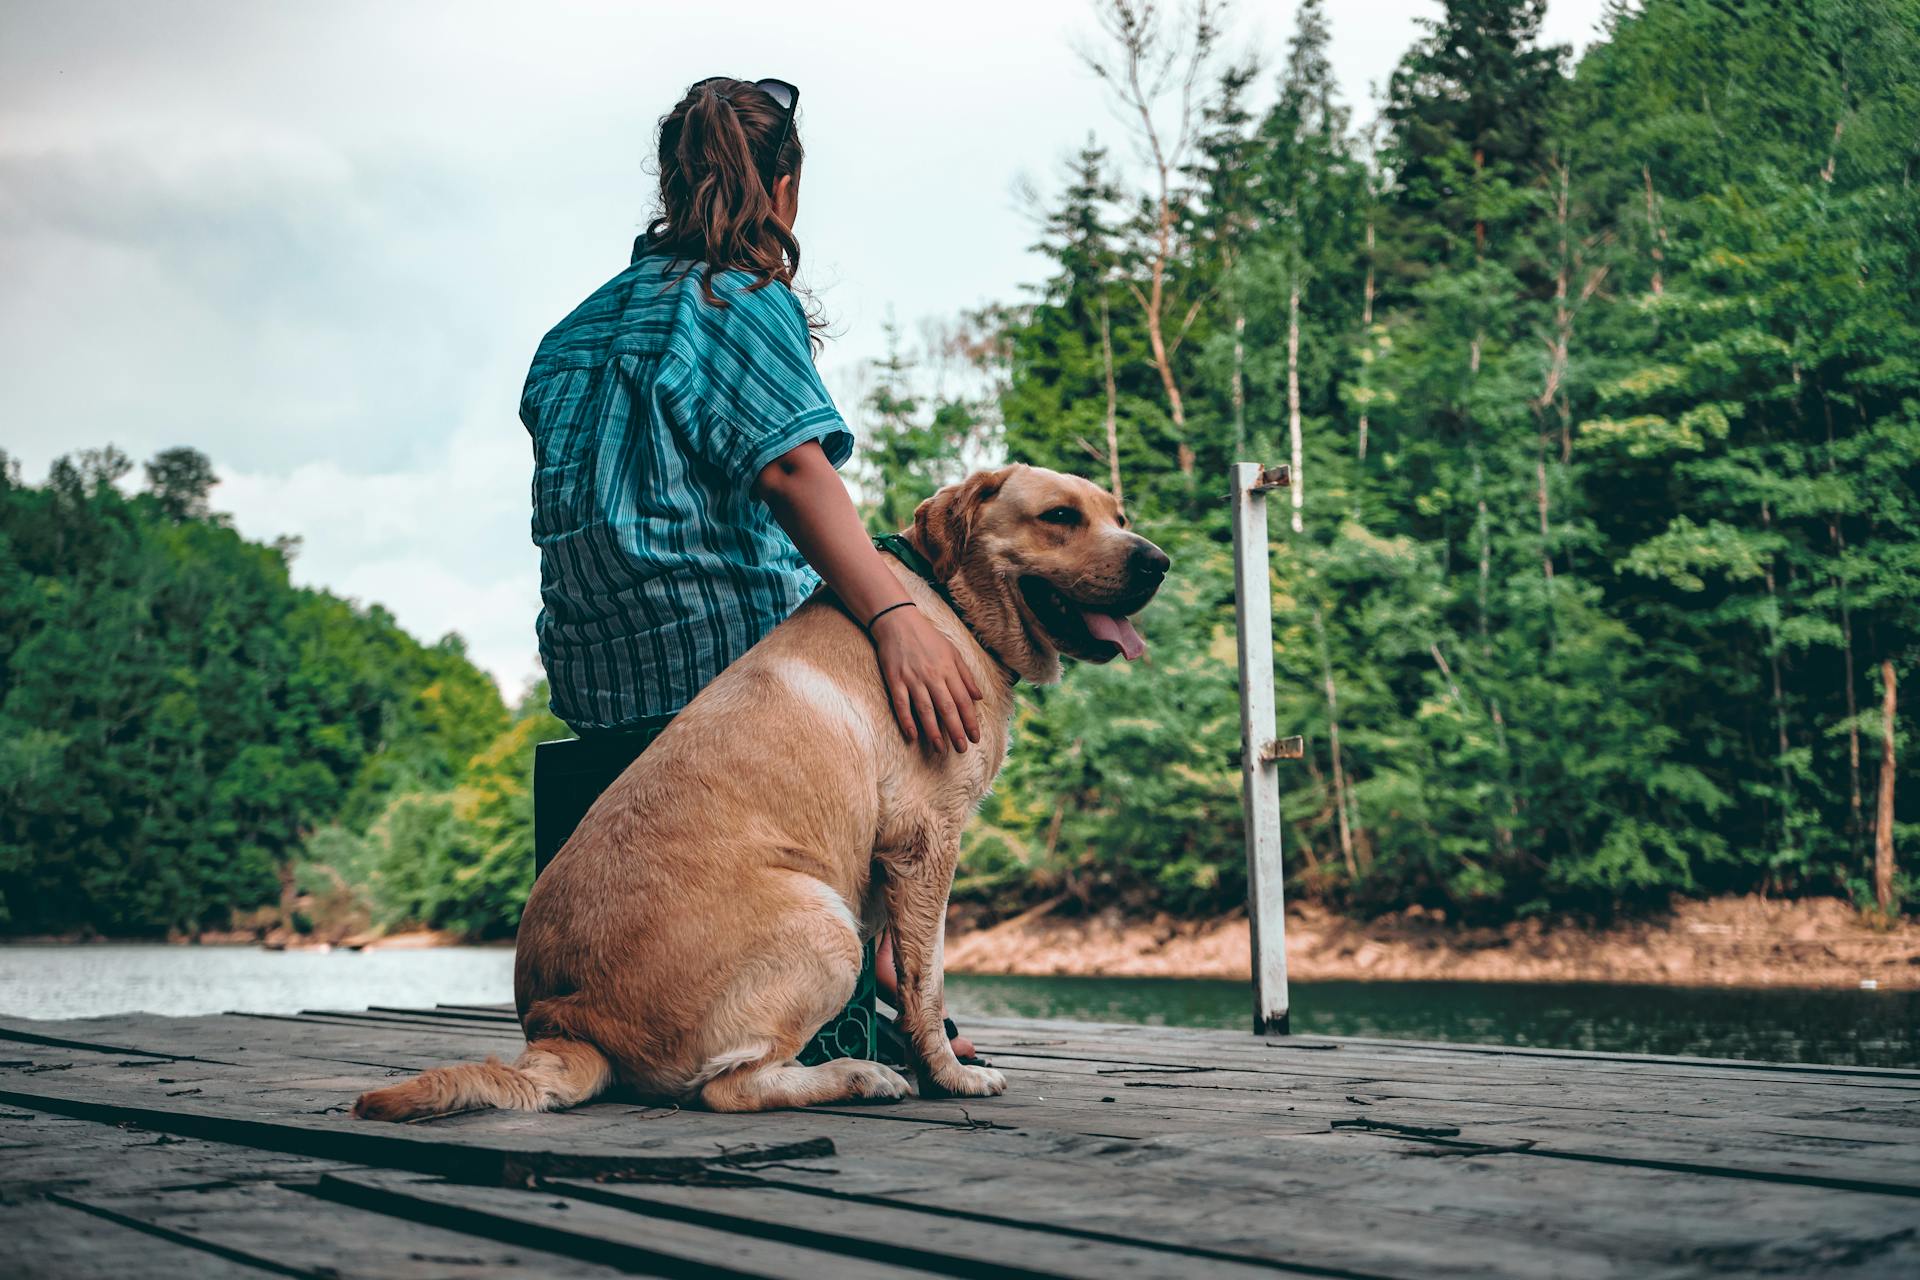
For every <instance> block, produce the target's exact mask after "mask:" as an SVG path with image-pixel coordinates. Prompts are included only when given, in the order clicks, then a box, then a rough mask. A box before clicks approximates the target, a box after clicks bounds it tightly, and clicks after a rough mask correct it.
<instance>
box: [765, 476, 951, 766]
mask: <svg viewBox="0 0 1920 1280" xmlns="http://www.w3.org/2000/svg"><path fill="white" fill-rule="evenodd" d="M753 496H754V497H756V498H758V499H760V500H761V501H762V502H764V503H766V504H767V509H768V510H769V511H771V512H772V513H773V518H774V519H775V520H778V521H779V522H780V527H781V528H783V529H785V530H786V531H787V535H788V536H789V537H791V538H792V539H793V545H794V546H796V547H798V548H799V549H800V554H801V555H803V556H805V557H806V558H807V563H808V564H810V565H812V566H813V567H814V568H815V569H816V570H817V571H818V572H819V574H820V576H821V577H822V578H824V579H825V580H826V583H827V585H828V586H829V587H832V588H833V590H834V594H836V595H838V596H839V597H840V602H841V603H842V604H844V605H846V607H847V612H848V613H849V614H851V615H853V618H854V620H855V621H856V622H857V621H860V620H862V619H864V620H865V621H866V622H867V623H868V624H869V625H868V634H869V635H870V636H872V637H873V647H874V649H875V650H876V651H877V652H878V654H879V657H880V675H881V678H882V679H884V680H885V681H886V684H887V697H888V699H889V700H891V701H892V703H893V715H894V718H895V719H896V720H898V721H899V722H900V732H901V734H902V736H904V737H905V738H906V740H907V741H908V742H913V741H915V740H916V739H917V738H919V737H921V736H924V737H925V739H926V741H927V745H928V746H931V747H932V748H933V749H934V750H936V751H945V750H946V749H947V746H948V744H949V743H951V744H952V746H953V749H954V750H955V751H965V750H966V749H967V744H968V743H969V742H978V741H980V721H979V717H977V716H975V715H974V712H973V704H974V703H975V702H976V701H978V700H979V698H980V688H979V686H978V685H976V684H975V683H974V682H973V675H972V673H971V672H969V671H968V670H967V664H966V662H965V661H964V660H963V659H962V658H961V657H960V651H959V650H958V649H956V648H954V647H953V643H952V641H950V640H948V639H947V638H946V637H945V636H943V635H941V634H940V633H939V632H938V631H937V630H935V629H934V626H933V624H932V623H931V622H928V621H927V620H926V619H925V618H923V617H922V616H921V615H920V610H919V608H918V607H916V606H914V605H912V604H909V605H908V606H907V607H906V608H902V609H895V608H891V607H890V606H893V605H896V604H899V603H900V602H901V599H902V596H901V589H900V580H899V579H898V578H896V577H895V576H894V574H893V570H892V569H890V568H888V567H887V560H886V559H885V558H884V557H883V556H881V554H880V553H879V552H878V551H876V550H874V548H873V540H872V539H871V538H869V537H868V536H867V531H866V528H865V526H863V525H862V524H861V523H860V513H859V512H857V511H855V510H854V509H853V499H852V498H850V497H849V496H848V495H847V487H846V485H844V484H842V483H841V481H840V477H839V476H838V475H836V474H835V473H834V470H833V464H832V463H830V462H828V461H827V455H826V454H825V453H823V452H821V450H820V445H819V443H818V442H817V441H812V440H809V441H808V442H807V443H806V444H803V445H799V446H798V447H796V448H793V449H790V450H788V451H787V452H786V453H783V454H781V455H780V456H779V457H778V458H775V459H774V460H773V461H772V462H770V463H768V464H767V465H766V467H764V468H763V469H762V470H761V472H760V475H759V477H758V478H757V479H756V480H755V481H754V485H753ZM882 610H885V611H886V612H885V613H884V615H883V614H882ZM916 720H917V721H918V732H917V733H916V731H915V722H916Z"/></svg>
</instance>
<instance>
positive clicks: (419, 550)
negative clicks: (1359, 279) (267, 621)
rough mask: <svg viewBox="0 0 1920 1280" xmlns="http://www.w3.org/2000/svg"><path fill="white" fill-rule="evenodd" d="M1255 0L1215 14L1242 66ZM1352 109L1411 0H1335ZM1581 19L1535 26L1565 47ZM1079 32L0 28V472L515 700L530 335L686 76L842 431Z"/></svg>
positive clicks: (354, 19) (938, 300) (628, 204)
mask: <svg viewBox="0 0 1920 1280" xmlns="http://www.w3.org/2000/svg"><path fill="white" fill-rule="evenodd" d="M1293 8H1294V6H1293V4H1292V3H1291V2H1287V3H1268V4H1261V5H1254V4H1244V3H1243V4H1242V6H1241V7H1240V10H1239V11H1238V15H1237V18H1236V21H1235V22H1234V24H1233V28H1232V29H1233V36H1234V38H1233V40H1232V41H1231V47H1232V48H1234V49H1236V50H1245V49H1259V50H1263V51H1265V52H1266V54H1267V55H1268V61H1269V63H1270V64H1277V61H1278V57H1279V55H1280V54H1281V52H1282V51H1283V49H1284V46H1285V41H1286V37H1287V35H1288V34H1289V33H1290V31H1291V30H1292V26H1293ZM1329 8H1330V9H1331V11H1332V13H1333V61H1334V65H1335V68H1336V70H1337V71H1338V73H1339V76H1340V80H1341V83H1342V85H1343V86H1344V88H1345V90H1346V94H1347V98H1348V100H1349V102H1351V103H1352V104H1353V105H1354V106H1355V108H1356V114H1357V115H1358V116H1361V117H1365V116H1367V115H1370V114H1371V111H1372V108H1371V106H1370V100H1371V98H1372V96H1373V95H1372V92H1371V86H1375V85H1380V84H1384V82H1385V80H1386V77H1387V75H1388V73H1389V72H1390V71H1391V69H1392V67H1393V64H1394V63H1395V61H1396V60H1397V59H1398V58H1399V56H1400V54H1401V52H1402V51H1403V50H1404V49H1405V48H1406V46H1407V45H1408V44H1409V43H1410V42H1411V41H1412V40H1413V39H1414V37H1415V35H1416V28H1415V25H1414V18H1415V17H1416V16H1418V15H1425V14H1432V13H1436V12H1438V4H1437V3H1435V2H1434V0H1341V2H1340V3H1336V4H1333V5H1330V6H1329ZM1600 9H1601V0H1552V3H1551V4H1550V5H1549V7H1548V16H1547V35H1548V38H1549V39H1552V40H1556V41H1563V42H1567V43H1571V44H1573V45H1575V47H1576V48H1579V47H1583V46H1584V45H1585V44H1587V43H1588V42H1589V41H1590V40H1591V38H1592V35H1593V27H1594V23H1595V21H1596V20H1597V17H1598V15H1599V12H1600ZM1092 32H1093V26H1092V22H1091V18H1090V10H1089V8H1088V6H1087V4H1086V3H1085V0H1058V2H1055V0H1021V2H1019V3H1010V2H1008V0H973V2H972V3H970V4H967V5H965V6H955V5H915V4H900V3H897V2H895V3H836V4H832V5H820V4H796V3H793V2H792V0H784V2H783V3H777V4H776V3H764V2H763V0H734V2H733V3H730V4H724V5H722V4H702V5H691V4H653V3H645V4H643V3H624V4H613V3H600V4H589V3H554V2H552V0H542V2H541V3H534V2H533V0H523V3H519V4H489V3H479V2H477V0H473V2H469V0H459V2H455V0H447V2H445V3H404V2H392V0H388V2H383V3H349V2H345V0H327V2H326V3H321V2H319V0H313V2H312V3H267V2H265V0H257V2H256V0H228V2H226V3H180V2H169V3H164V4H163V3H155V2H153V0H126V2H123V3H103V2H100V0H39V2H36V3H20V2H19V0H0V448H4V449H5V450H6V451H7V452H8V453H9V454H11V455H13V456H14V457H15V458H17V459H19V460H20V461H21V462H22V464H23V465H24V467H25V470H26V472H27V474H28V476H29V478H32V479H39V478H40V477H42V476H44V474H45V472H46V468H47V465H48V463H49V462H51V460H52V459H53V458H55V457H57V456H58V455H60V454H62V453H64V452H67V451H69V450H72V449H76V448H85V447H89V446H95V445H101V444H106V443H109V442H111V443H113V444H117V445H119V446H120V447H121V448H123V449H125V450H126V451H127V452H128V453H129V454H130V455H132V457H133V458H134V459H135V460H136V461H139V460H144V459H145V458H147V457H149V456H151V455H152V454H153V453H155V452H156V451H158V450H160V449H163V448H166V447H168V446H170V445H176V444H190V445H193V446H195V447H197V448H199V449H201V450H203V451H205V452H206V453H208V454H209V455H211V456H212V458H213V460H214V463H215V465H216V467H217V469H218V471H219V473H220V475H221V477H222V483H221V485H220V487H219V488H218V489H217V490H216V491H215V494H214V505H215V506H216V508H219V509H221V510H225V511H230V512H232V513H233V516H234V519H235V522H236V523H237V525H238V527H239V528H240V529H241V530H242V531H243V532H244V533H246V534H247V535H249V536H251V537H255V538H260V539H267V538H271V537H274V536H277V535H280V534H296V535H298V536H300V537H301V538H302V539H303V543H304V545H303V549H302V550H301V552H300V555H299V558H298V560H297V561H296V562H295V566H294V573H295V577H296V579H297V580H298V581H301V582H304V583H312V584H316V585H320V586H324V587H327V588H329V589H331V590H333V591H336V592H339V593H341V594H344V595H348V596H353V597H356V598H358V599H360V600H362V601H368V602H373V601H378V602H380V603H382V604H384V605H386V606H387V607H388V608H390V609H391V610H392V611H393V612H394V613H395V614H396V615H397V616H398V618H399V619H400V621H401V623H402V624H404V625H405V626H406V627H408V628H409V629H410V630H411V631H413V632H414V633H415V634H417V635H420V636H422V637H423V638H427V639H432V638H435V637H437V636H439V635H441V634H443V633H445V632H447V631H449V630H457V631H459V632H460V633H461V634H462V635H463V636H465V637H466V638H467V641H468V644H469V646H470V648H471V650H472V652H473V654H474V657H475V658H476V660H477V661H479V662H480V663H481V664H482V665H484V666H486V667H487V668H488V669H489V670H491V671H492V672H493V673H494V674H495V675H496V676H497V677H498V678H499V679H500V681H501V683H502V686H503V688H504V689H505V691H506V693H507V694H508V696H509V697H512V696H515V695H516V694H517V693H518V692H519V691H520V689H521V688H523V687H524V685H525V683H526V681H527V680H528V679H529V678H531V677H532V676H533V675H534V674H535V672H536V670H537V662H536V659H535V654H534V641H533V631H532V623H533V616H534V613H535V611H536V610H537V608H538V604H539V601H538V596H539V591H538V587H539V575H538V557H537V555H536V553H535V552H534V551H533V549H532V547H531V545H530V543H529V541H528V536H527V481H528V475H529V470H530V460H529V459H530V454H529V449H528V444H527V438H526V433H525V431H524V430H523V429H522V428H521V426H520V425H519V421H518V419H517V417H516V411H517V404H518V399H519V390H520V384H521V380H522V378H523V377H524V375H525V373H526V366H527V361H528V359H529V357H530V356H531V355H532V353H533V349H534V347H535V345H536V344H537V343H538V341H539V339H540V335H541V334H542V333H543V332H545V331H546V329H547V328H548V327H550V326H551V325H552V324H553V323H554V321H556V320H558V319H559V318H560V317H561V316H562V315H564V314H565V313H566V312H567V311H568V310H569V309H571V307H572V306H573V305H574V304H575V303H576V302H578V301H579V300H580V299H581V298H583V297H584V296H586V294H588V293H589V292H591V291H592V290H593V289H594V288H595V287H597V286H598V285H599V284H600V283H602V282H603V281H604V280H605V279H606V278H607V277H609V276H611V275H613V274H614V273H615V272H617V271H618V270H619V269H620V268H621V267H623V266H624V265H625V263H626V260H627V250H628V245H629V244H630V242H631V240H632V237H633V235H634V233H635V231H636V230H637V229H638V227H639V225H640V224H641V223H642V222H643V221H644V219H645V217H646V214H647V212H648V209H649V206H650V203H651V201H652V197H653V189H652V180H651V178H650V177H649V175H648V173H647V172H646V169H645V168H644V164H645V161H646V158H647V156H648V154H649V152H650V151H651V148H652V144H653V130H654V127H655V124H656V122H657V121H658V118H659V117H660V115H661V114H662V113H663V112H664V111H665V110H666V109H667V108H668V107H669V106H671V105H672V103H673V101H674V100H675V99H676V98H678V97H679V95H680V93H681V92H682V91H683V90H684V88H685V86H686V85H687V84H689V83H690V82H692V81H694V80H697V79H700V78H702V77H704V76H708V75H714V74H723V73H724V74H737V75H740V76H742V77H743V78H749V79H751V78H757V77H760V76H779V77H781V78H782V79H786V80H791V81H793V82H794V83H796V84H798V85H799V86H800V89H801V93H802V110H801V122H802V126H803V134H804V138H805V141H806V144H807V151H808V160H807V168H806V175H805V189H804V191H803V194H802V208H801V216H800V225H799V228H798V231H799V235H800V239H801V242H802V244H803V245H804V247H805V255H806V256H805V266H806V271H805V275H806V278H807V280H808V282H809V283H810V284H811V286H812V288H813V289H814V291H815V293H816V294H817V295H818V297H819V298H820V300H821V302H822V303H823V305H824V307H825V310H826V312H827V314H828V315H829V317H830V318H831V319H832V320H833V322H834V335H835V336H834V339H833V341H832V342H831V344H830V345H829V348H828V351H827V353H826V355H825V356H823V357H822V367H823V369H824V371H825V373H826V375H827V380H828V385H829V386H830V387H833V388H834V389H835V391H836V394H838V395H839V396H840V397H841V399H842V407H843V409H845V410H846V411H847V412H848V414H849V416H850V417H852V416H853V411H854V409H855V407H856V406H855V405H854V404H852V403H850V401H851V400H852V399H853V398H854V397H855V396H856V395H857V387H858V384H859V374H860V371H861V369H862V367H863V365H864V362H865V361H866V360H868V359H869V358H871V357H872V356H874V355H875V354H877V353H878V352H879V351H880V350H881V349H882V345H883V341H882V337H881V326H882V324H883V323H884V322H885V319H886V317H887V315H888V314H889V312H890V311H891V312H892V313H893V314H894V315H895V316H897V318H898V319H899V321H900V322H901V323H902V325H903V326H904V327H906V328H907V329H908V330H909V331H911V330H912V328H913V327H914V325H915V324H916V323H917V322H918V321H919V320H920V319H922V318H923V317H924V318H940V317H946V316H951V315H953V314H955V313H957V312H958V311H960V310H961V309H963V308H967V307H973V306H978V305H980V304H982V303H985V302H989V301H996V300H1011V299H1014V298H1017V297H1019V296H1021V290H1022V287H1023V286H1024V285H1025V284H1026V283H1028V282H1030V281H1032V280H1035V279H1037V278H1039V277H1040V276H1041V275H1043V274H1044V266H1045V264H1044V263H1042V262H1040V261H1038V260H1036V259H1035V258H1034V257H1033V256H1032V255H1031V254H1030V252H1029V251H1028V246H1029V245H1030V244H1031V243H1032V242H1033V240H1034V238H1035V230H1034V227H1033V225H1032V223H1031V221H1030V220H1029V217H1028V215H1027V214H1026V213H1025V212H1024V211H1023V209H1022V207H1021V205H1020V203H1019V201H1018V200H1017V199H1016V198H1015V196H1014V194H1013V193H1014V185H1015V182H1016V179H1017V178H1019V177H1020V176H1021V175H1025V176H1027V177H1028V178H1029V179H1031V180H1032V181H1033V182H1034V183H1035V184H1036V185H1037V186H1039V187H1040V188H1041V189H1042V190H1043V191H1051V190H1052V189H1054V187H1055V186H1056V185H1057V183H1056V178H1057V175H1058V172H1059V165H1060V162H1061V160H1062V159H1063V157H1065V156H1066V155H1068V154H1069V153H1070V152H1071V151H1072V150H1073V149H1074V148H1075V147H1076V146H1078V145H1079V144H1080V143H1081V142H1082V141H1083V140H1084V139H1085V138H1086V136H1087V134H1088V132H1089V130H1092V131H1094V132H1096V133H1098V134H1100V135H1101V136H1102V138H1103V139H1105V140H1116V139H1118V138H1119V137H1120V136H1121V135H1120V131H1119V129H1118V127H1117V125H1116V123H1115V118H1114V116H1113V115H1112V113H1111V112H1110V111H1109V109H1108V107H1107V105H1106V102H1105V100H1104V99H1103V97H1102V95H1101V92H1100V86H1099V84H1098V82H1097V81H1095V80H1094V79H1093V78H1092V77H1091V76H1090V75H1089V74H1088V73H1087V72H1086V71H1085V70H1084V69H1083V68H1082V66H1081V65H1080V63H1079V61H1078V60H1077V58H1076V57H1075V54H1074V48H1075V47H1076V42H1080V41H1084V39H1085V38H1086V37H1088V36H1090V35H1091V34H1092Z"/></svg>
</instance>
